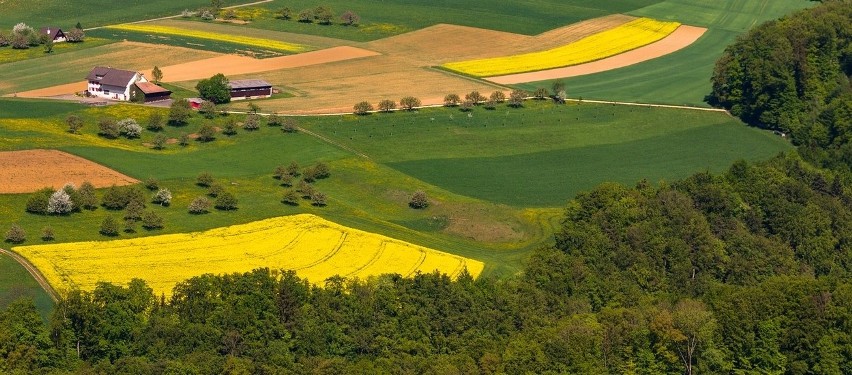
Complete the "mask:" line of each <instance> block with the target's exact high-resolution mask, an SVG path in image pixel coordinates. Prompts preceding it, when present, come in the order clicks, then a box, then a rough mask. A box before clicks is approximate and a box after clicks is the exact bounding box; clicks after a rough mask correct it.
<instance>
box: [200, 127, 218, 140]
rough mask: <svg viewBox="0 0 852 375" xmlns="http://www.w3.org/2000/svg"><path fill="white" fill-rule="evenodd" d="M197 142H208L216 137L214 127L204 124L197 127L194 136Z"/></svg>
mask: <svg viewBox="0 0 852 375" xmlns="http://www.w3.org/2000/svg"><path fill="white" fill-rule="evenodd" d="M195 139H196V140H198V141H199V142H210V141H212V140H214V139H216V129H214V128H213V125H210V124H204V125H201V127H200V128H198V137H197V138H195Z"/></svg>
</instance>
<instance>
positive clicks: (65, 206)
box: [47, 189, 74, 215]
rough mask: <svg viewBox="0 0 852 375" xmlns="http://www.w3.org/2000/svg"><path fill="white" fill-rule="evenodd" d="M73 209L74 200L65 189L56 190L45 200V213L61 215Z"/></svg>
mask: <svg viewBox="0 0 852 375" xmlns="http://www.w3.org/2000/svg"><path fill="white" fill-rule="evenodd" d="M73 210H74V202H72V201H71V196H70V195H69V194H68V193H67V192H66V191H65V190H61V189H60V190H57V191H56V192H54V193H53V194H51V195H50V198H49V199H48V201H47V213H49V214H56V215H63V214H67V213H69V212H71V211H73Z"/></svg>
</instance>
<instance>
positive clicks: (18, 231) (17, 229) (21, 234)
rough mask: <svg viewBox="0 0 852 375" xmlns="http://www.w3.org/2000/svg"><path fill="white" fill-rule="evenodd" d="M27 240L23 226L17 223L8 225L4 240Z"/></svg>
mask: <svg viewBox="0 0 852 375" xmlns="http://www.w3.org/2000/svg"><path fill="white" fill-rule="evenodd" d="M26 240H27V232H25V231H24V228H21V226H20V225H18V224H12V226H11V227H9V230H8V231H7V232H6V242H9V243H14V244H18V243H22V242H24V241H26Z"/></svg>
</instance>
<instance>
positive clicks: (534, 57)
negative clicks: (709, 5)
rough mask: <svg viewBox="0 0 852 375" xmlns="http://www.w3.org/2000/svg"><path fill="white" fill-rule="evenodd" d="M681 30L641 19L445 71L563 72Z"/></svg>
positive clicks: (456, 64)
mask: <svg viewBox="0 0 852 375" xmlns="http://www.w3.org/2000/svg"><path fill="white" fill-rule="evenodd" d="M679 26H680V24H679V23H677V22H662V21H657V20H653V19H650V18H638V19H635V20H633V21H630V22H628V23H625V24H623V25H621V26H618V27H616V28H613V29H610V30H606V31H602V32H600V33H597V34H594V35H591V36H588V37H586V38H583V39H580V40H578V41H576V42H574V43H570V44H566V45H564V46H561V47H556V48H553V49H549V50H545V51H539V52H532V53H525V54H520V55H512V56H503V57H495V58H490V59H479V60H468V61H461V62H452V63H447V64H444V65H443V67H445V68H447V69H451V70H455V71H458V72H462V73H466V74H470V75H474V76H478V77H489V76H496V75H504V74H515V73H524V72H532V71H537V70H545V69H553V68H561V67H564V66H570V65H577V64H582V63H587V62H591V61H595V60H600V59H603V58H606V57H610V56H615V55H617V54H620V53H624V52H627V51H629V50H632V49H636V48H639V47H642V46H644V45H648V44H651V43H653V42H656V41H658V40H660V39H662V38H664V37H666V36H667V35H669V34H671V33H672V32H674V31H675V29H677V28H678V27H679Z"/></svg>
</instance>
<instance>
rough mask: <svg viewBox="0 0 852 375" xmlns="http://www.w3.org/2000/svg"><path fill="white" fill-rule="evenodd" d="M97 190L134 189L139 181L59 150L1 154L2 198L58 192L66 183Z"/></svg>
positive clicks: (0, 182) (0, 186) (0, 184)
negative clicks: (85, 184) (47, 189)
mask: <svg viewBox="0 0 852 375" xmlns="http://www.w3.org/2000/svg"><path fill="white" fill-rule="evenodd" d="M84 181H89V182H91V183H92V185H95V187H108V186H111V185H119V186H120V185H131V184H135V183H137V182H139V181H138V180H136V179H134V178H132V177H128V176H125V175H123V174H121V173H119V172H116V171H114V170H112V169H109V168H107V167H105V166H103V165H100V164H97V163H95V162H92V161H90V160H86V159H83V158H81V157H79V156H76V155H71V154H69V153H65V152H62V151H58V150H24V151H6V152H0V194H18V193H31V192H34V191H36V190H38V189H41V188H43V187H52V188H54V189H59V188H61V187H62V186H64V185H65V184H67V183H72V184H74V185H75V186H78V187H79V186H80V184H82V183H83V182H84Z"/></svg>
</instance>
